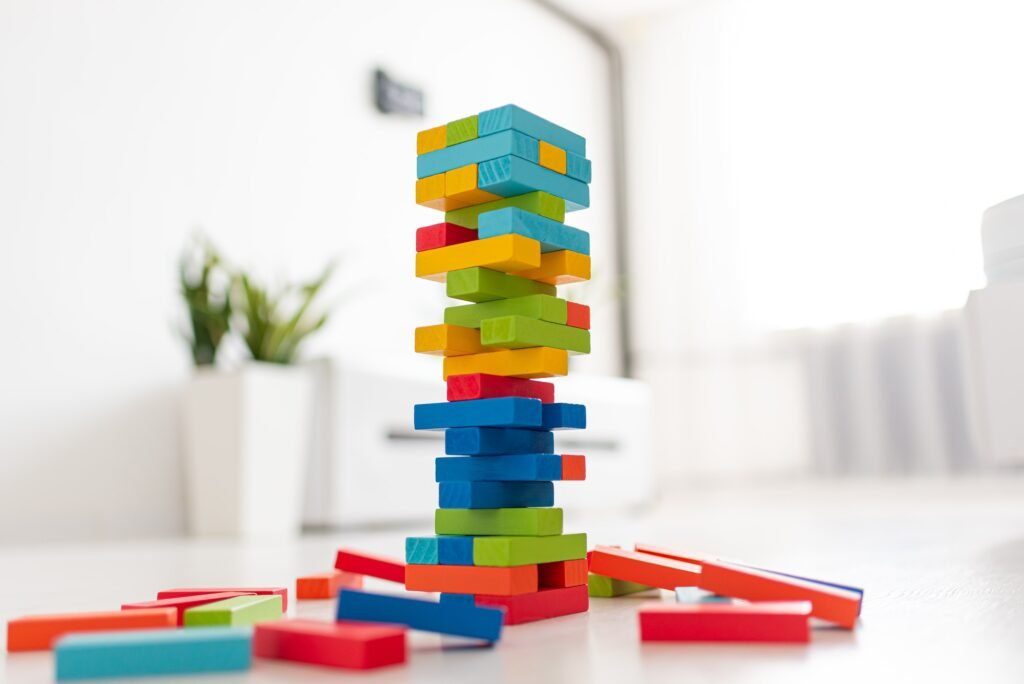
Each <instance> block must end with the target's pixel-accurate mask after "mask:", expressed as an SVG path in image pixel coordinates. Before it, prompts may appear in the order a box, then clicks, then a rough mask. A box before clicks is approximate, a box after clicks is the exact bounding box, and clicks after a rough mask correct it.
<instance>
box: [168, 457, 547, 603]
mask: <svg viewBox="0 0 1024 684" xmlns="http://www.w3.org/2000/svg"><path fill="white" fill-rule="evenodd" d="M469 458H473V457H472V456H470V457H469ZM488 458H491V457H488ZM434 533H435V534H457V535H465V536H477V535H502V536H503V535H513V536H546V535H555V534H558V535H560V534H562V509H561V508H438V509H437V510H435V511H434ZM473 558H474V561H475V560H476V551H475V549H474V552H473ZM548 560H562V559H560V558H551V559H548ZM474 593H475V592H474ZM187 619H188V617H187V614H186V620H187Z"/></svg>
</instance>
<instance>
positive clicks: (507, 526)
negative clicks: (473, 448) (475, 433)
mask: <svg viewBox="0 0 1024 684" xmlns="http://www.w3.org/2000/svg"><path fill="white" fill-rule="evenodd" d="M479 458H488V457H487V456H480V457H479ZM434 532H435V533H436V534H460V535H470V536H476V535H506V534H507V535H517V536H518V535H523V536H531V537H535V536H547V535H550V534H562V509H561V508H439V509H437V510H436V511H434ZM475 553H476V552H475V550H474V555H475Z"/></svg>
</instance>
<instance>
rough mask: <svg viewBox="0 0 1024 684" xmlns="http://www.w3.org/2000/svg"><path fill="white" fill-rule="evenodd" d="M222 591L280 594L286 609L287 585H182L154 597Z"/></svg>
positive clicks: (175, 596) (259, 594) (282, 605)
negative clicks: (182, 586)
mask: <svg viewBox="0 0 1024 684" xmlns="http://www.w3.org/2000/svg"><path fill="white" fill-rule="evenodd" d="M223 592H237V593H239V594H256V595H257V596H268V595H276V596H280V597H281V609H282V610H288V588H287V587H184V588H179V589H164V590H163V591H161V592H158V593H157V595H156V597H157V599H169V598H180V597H182V596H196V595H198V594H220V593H223Z"/></svg>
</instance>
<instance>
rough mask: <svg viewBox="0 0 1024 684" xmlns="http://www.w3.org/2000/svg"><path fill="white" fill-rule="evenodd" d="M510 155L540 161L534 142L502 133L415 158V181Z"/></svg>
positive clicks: (522, 136) (517, 135) (514, 133)
mask: <svg viewBox="0 0 1024 684" xmlns="http://www.w3.org/2000/svg"><path fill="white" fill-rule="evenodd" d="M509 154H511V155H515V156H516V157H522V158H523V159H526V160H527V161H532V162H534V163H537V160H538V159H539V158H540V152H539V147H538V144H537V139H536V138H531V137H530V136H528V135H526V134H524V133H520V132H519V131H502V132H501V133H495V134H494V135H487V136H484V137H482V138H474V139H473V140H469V141H466V142H464V143H459V144H458V145H452V146H451V147H444V148H441V149H440V150H435V151H433V152H427V153H426V154H421V155H420V156H418V157H416V177H417V178H426V177H427V176H435V175H437V174H439V173H444V172H445V171H451V170H452V169H457V168H459V167H460V166H466V165H467V164H479V163H480V162H485V161H487V160H489V159H497V158H498V157H504V156H505V155H509ZM566 163H567V164H568V162H566Z"/></svg>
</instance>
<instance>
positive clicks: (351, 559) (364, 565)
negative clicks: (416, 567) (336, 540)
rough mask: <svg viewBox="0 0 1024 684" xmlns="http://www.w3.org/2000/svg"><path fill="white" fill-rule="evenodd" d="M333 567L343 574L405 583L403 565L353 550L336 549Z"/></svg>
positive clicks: (390, 559) (399, 562)
mask: <svg viewBox="0 0 1024 684" xmlns="http://www.w3.org/2000/svg"><path fill="white" fill-rule="evenodd" d="M334 567H335V568H336V569H337V570H344V571H345V572H354V573H356V574H358V575H367V576H369V577H376V578H377V579H383V580H388V581H390V582H398V583H399V584H404V583H405V563H403V562H402V561H400V560H395V559H394V558H388V557H385V556H378V555H375V554H372V553H364V552H362V551H355V550H353V549H338V555H337V556H336V557H335V559H334Z"/></svg>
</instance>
